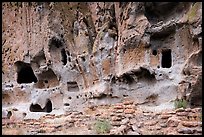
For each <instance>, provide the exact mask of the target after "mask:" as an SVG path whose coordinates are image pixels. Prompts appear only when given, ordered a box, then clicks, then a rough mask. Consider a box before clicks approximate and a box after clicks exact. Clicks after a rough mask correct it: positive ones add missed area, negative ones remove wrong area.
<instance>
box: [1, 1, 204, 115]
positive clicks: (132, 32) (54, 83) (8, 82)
mask: <svg viewBox="0 0 204 137" xmlns="http://www.w3.org/2000/svg"><path fill="white" fill-rule="evenodd" d="M2 8H3V10H2V15H3V22H2V35H3V37H2V38H3V39H2V44H3V46H2V52H3V53H2V80H3V83H2V86H3V87H2V90H3V91H2V94H3V95H2V96H3V102H2V103H3V108H4V109H5V110H6V109H9V108H12V107H15V108H18V110H19V111H22V112H26V113H29V112H53V113H55V112H56V113H57V112H59V111H75V110H77V111H83V109H84V108H86V107H90V106H92V105H100V104H114V103H117V102H120V101H122V100H125V99H132V100H134V101H135V102H137V103H138V104H140V106H142V107H144V108H147V109H151V108H154V109H156V110H157V109H167V108H172V107H173V100H175V99H176V98H184V99H186V100H188V102H189V106H191V107H193V106H195V105H196V106H200V105H201V101H202V84H201V83H202V26H201V25H202V3H200V2H196V3H187V2H185V3H182V2H179V3H174V2H160V3H156V2H147V3H144V2H120V3H119V2H105V3H103V2H94V3H89V2H88V3H85V2H84V3H77V2H73V3H72V2H66V3H65V2H63V3H60V2H57V3H53V2H50V3H19V2H11V3H3V4H2ZM23 114H24V113H23Z"/></svg>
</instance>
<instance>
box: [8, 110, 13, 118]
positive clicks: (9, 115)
mask: <svg viewBox="0 0 204 137" xmlns="http://www.w3.org/2000/svg"><path fill="white" fill-rule="evenodd" d="M11 116H12V112H11V111H8V113H7V118H8V119H10V117H11Z"/></svg>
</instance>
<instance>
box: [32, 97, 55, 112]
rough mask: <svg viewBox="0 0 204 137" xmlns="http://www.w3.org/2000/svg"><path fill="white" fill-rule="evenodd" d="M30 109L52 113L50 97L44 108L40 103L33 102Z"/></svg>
mask: <svg viewBox="0 0 204 137" xmlns="http://www.w3.org/2000/svg"><path fill="white" fill-rule="evenodd" d="M30 111H31V112H47V113H50V112H52V102H51V101H50V99H47V103H46V105H45V107H44V108H43V109H42V108H41V106H40V105H39V104H33V103H32V104H31V105H30Z"/></svg>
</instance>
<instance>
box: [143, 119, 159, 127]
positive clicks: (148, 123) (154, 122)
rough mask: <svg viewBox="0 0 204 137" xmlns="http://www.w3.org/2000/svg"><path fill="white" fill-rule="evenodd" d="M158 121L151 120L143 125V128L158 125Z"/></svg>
mask: <svg viewBox="0 0 204 137" xmlns="http://www.w3.org/2000/svg"><path fill="white" fill-rule="evenodd" d="M158 122H159V121H158V120H151V121H148V122H146V123H144V125H145V126H154V125H156V124H157V123H158Z"/></svg>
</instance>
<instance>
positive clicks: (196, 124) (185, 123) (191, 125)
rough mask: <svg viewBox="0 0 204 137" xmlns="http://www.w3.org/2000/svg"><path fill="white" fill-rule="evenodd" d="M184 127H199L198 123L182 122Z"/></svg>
mask: <svg viewBox="0 0 204 137" xmlns="http://www.w3.org/2000/svg"><path fill="white" fill-rule="evenodd" d="M182 125H183V126H185V127H197V126H198V122H196V121H182Z"/></svg>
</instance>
